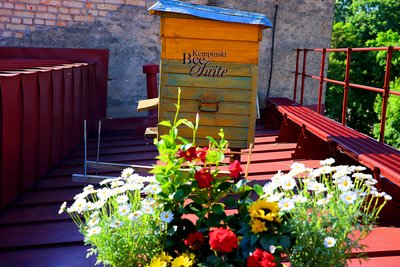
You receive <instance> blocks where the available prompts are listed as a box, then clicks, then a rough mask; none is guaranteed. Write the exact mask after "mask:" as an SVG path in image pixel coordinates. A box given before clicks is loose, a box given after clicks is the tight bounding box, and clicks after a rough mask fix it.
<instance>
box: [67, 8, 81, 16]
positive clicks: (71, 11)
mask: <svg viewBox="0 0 400 267" xmlns="http://www.w3.org/2000/svg"><path fill="white" fill-rule="evenodd" d="M69 14H73V15H80V14H82V13H81V9H79V8H70V9H69Z"/></svg>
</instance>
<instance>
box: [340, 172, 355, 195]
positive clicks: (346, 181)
mask: <svg viewBox="0 0 400 267" xmlns="http://www.w3.org/2000/svg"><path fill="white" fill-rule="evenodd" d="M336 183H337V187H338V188H339V189H340V191H343V192H344V191H349V190H350V189H352V188H353V187H354V184H353V181H352V180H351V178H350V177H349V176H342V177H341V178H339V179H338V180H336Z"/></svg>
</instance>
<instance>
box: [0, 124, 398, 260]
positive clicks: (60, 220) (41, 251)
mask: <svg viewBox="0 0 400 267" xmlns="http://www.w3.org/2000/svg"><path fill="white" fill-rule="evenodd" d="M277 133H278V132H277V131H276V130H263V129H258V130H257V136H256V142H255V148H254V150H253V156H252V164H251V166H250V175H249V178H250V179H252V180H254V182H257V183H261V184H263V183H265V181H266V180H267V179H268V178H269V177H271V176H272V175H273V174H274V173H276V172H277V171H278V170H282V171H287V170H288V169H289V167H290V165H291V164H292V163H293V161H292V160H291V157H290V156H291V153H293V151H294V149H295V146H296V144H294V143H291V144H276V143H275V137H276V136H277ZM139 134H140V133H139ZM82 150H83V148H82V146H80V147H78V148H76V149H74V150H73V151H72V152H71V153H69V154H68V156H67V157H65V158H64V160H62V161H61V163H59V164H58V165H57V166H56V167H55V168H54V169H53V170H52V171H51V172H50V173H49V174H48V175H46V176H44V177H42V178H40V179H39V180H38V182H36V183H35V185H34V186H33V188H32V189H30V190H29V191H28V192H26V193H25V194H24V195H22V196H21V197H20V198H19V199H18V200H17V201H15V202H14V203H13V204H12V205H11V206H9V207H8V208H7V209H5V210H4V211H2V212H1V213H0V266H10V267H25V266H29V267H36V266H38V267H39V266H40V267H50V266H56V267H64V266H65V267H73V266H82V267H85V266H94V263H95V258H94V257H90V258H89V259H86V257H85V256H86V249H87V247H85V246H84V245H83V238H82V236H81V235H80V234H79V232H78V231H77V228H76V226H75V225H74V223H73V222H72V221H71V220H70V219H69V217H68V216H67V215H66V214H62V215H58V213H57V212H58V209H59V207H60V205H61V203H62V202H63V201H72V199H73V196H74V195H75V194H77V193H78V192H80V191H81V189H82V187H83V184H82V183H77V182H73V181H72V178H71V175H72V174H73V173H83V153H82ZM156 154H157V151H156V149H155V147H154V146H153V145H152V144H151V140H145V139H144V138H143V137H142V136H137V134H134V132H133V131H113V132H107V133H104V134H103V135H102V140H101V150H100V160H101V161H107V162H118V163H130V164H145V165H150V164H153V163H155V160H154V157H155V155H156ZM95 158H96V137H93V138H91V139H90V140H89V158H88V159H89V160H95ZM245 160H246V159H245V157H242V161H243V162H244V161H245ZM303 163H304V164H306V165H307V166H309V167H318V166H319V160H305V161H303ZM98 174H102V175H117V173H115V172H110V171H104V170H101V171H98ZM393 216H396V215H393ZM399 241H400V228H397V227H378V228H377V229H376V230H374V232H373V233H372V234H371V235H370V236H368V237H367V238H366V240H365V242H366V243H367V244H368V246H369V248H368V250H367V251H368V252H369V253H370V255H371V260H370V261H369V262H367V263H364V264H363V265H362V266H385V267H397V266H400V242H399ZM350 266H352V267H354V266H360V265H359V263H358V261H357V260H355V261H353V262H352V263H351V264H350Z"/></svg>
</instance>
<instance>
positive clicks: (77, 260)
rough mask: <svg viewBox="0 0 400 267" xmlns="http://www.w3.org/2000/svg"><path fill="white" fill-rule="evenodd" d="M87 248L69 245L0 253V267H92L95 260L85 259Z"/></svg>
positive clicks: (93, 258) (92, 258)
mask: <svg viewBox="0 0 400 267" xmlns="http://www.w3.org/2000/svg"><path fill="white" fill-rule="evenodd" d="M87 249H88V247H87V246H83V245H69V246H62V247H50V248H49V247H43V248H33V249H26V250H17V251H6V252H0V263H1V266H8V267H93V266H95V265H94V264H95V262H96V258H95V257H89V258H86V250H87Z"/></svg>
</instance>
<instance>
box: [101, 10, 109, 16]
mask: <svg viewBox="0 0 400 267" xmlns="http://www.w3.org/2000/svg"><path fill="white" fill-rule="evenodd" d="M107 15H108V12H107V11H99V16H101V17H106V16H107Z"/></svg>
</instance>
